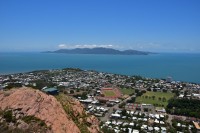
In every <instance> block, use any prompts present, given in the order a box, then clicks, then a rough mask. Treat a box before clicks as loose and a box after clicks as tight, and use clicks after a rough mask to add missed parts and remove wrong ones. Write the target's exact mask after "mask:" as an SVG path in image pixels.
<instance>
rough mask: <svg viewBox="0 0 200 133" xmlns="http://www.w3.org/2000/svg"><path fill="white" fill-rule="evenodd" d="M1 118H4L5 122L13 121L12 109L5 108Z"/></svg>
mask: <svg viewBox="0 0 200 133" xmlns="http://www.w3.org/2000/svg"><path fill="white" fill-rule="evenodd" d="M3 118H4V119H5V120H6V122H15V121H16V119H15V118H14V117H13V114H12V110H7V111H5V112H3Z"/></svg>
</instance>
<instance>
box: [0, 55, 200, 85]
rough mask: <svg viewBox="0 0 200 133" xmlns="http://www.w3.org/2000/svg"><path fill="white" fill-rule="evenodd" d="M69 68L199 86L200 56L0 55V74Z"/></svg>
mask: <svg viewBox="0 0 200 133" xmlns="http://www.w3.org/2000/svg"><path fill="white" fill-rule="evenodd" d="M69 67H70V68H80V69H83V70H96V71H100V72H109V73H115V74H123V75H141V76H143V77H149V78H166V77H168V76H171V77H172V78H173V79H174V80H176V81H187V82H194V83H200V54H174V53H173V54H166V53H163V54H152V55H87V54H84V55H83V54H82V55H81V54H57V53H0V74H1V75H3V74H12V73H19V72H29V71H33V70H46V69H62V68H69Z"/></svg>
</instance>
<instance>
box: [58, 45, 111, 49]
mask: <svg viewBox="0 0 200 133" xmlns="http://www.w3.org/2000/svg"><path fill="white" fill-rule="evenodd" d="M97 47H103V48H113V47H114V46H113V45H111V44H109V45H96V44H91V45H87V44H86V45H69V44H59V45H58V48H60V49H74V48H97Z"/></svg>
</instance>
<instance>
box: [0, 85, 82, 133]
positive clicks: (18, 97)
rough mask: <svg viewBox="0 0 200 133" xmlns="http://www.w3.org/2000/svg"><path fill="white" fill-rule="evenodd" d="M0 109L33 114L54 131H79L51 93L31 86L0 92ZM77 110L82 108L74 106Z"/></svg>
mask: <svg viewBox="0 0 200 133" xmlns="http://www.w3.org/2000/svg"><path fill="white" fill-rule="evenodd" d="M0 101H1V102H0V109H1V110H7V109H12V110H20V112H22V113H23V114H24V116H34V117H36V118H38V119H40V120H42V121H44V122H45V124H46V125H47V127H49V128H50V129H51V131H52V132H55V133H80V130H79V128H78V127H77V126H76V124H75V123H74V122H73V120H72V119H70V116H68V114H66V112H65V110H64V109H63V107H62V105H61V104H60V103H59V102H58V101H57V99H56V98H55V97H53V96H51V95H47V94H45V93H43V92H41V91H39V90H34V89H31V88H20V89H12V90H9V91H6V92H4V91H2V92H0ZM74 109H75V110H77V112H82V111H83V110H82V109H78V108H74Z"/></svg>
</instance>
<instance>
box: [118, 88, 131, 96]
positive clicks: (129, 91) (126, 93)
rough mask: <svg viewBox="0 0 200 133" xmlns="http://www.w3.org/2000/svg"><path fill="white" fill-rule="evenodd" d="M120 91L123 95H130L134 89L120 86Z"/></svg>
mask: <svg viewBox="0 0 200 133" xmlns="http://www.w3.org/2000/svg"><path fill="white" fill-rule="evenodd" d="M120 91H121V93H122V94H124V95H132V94H134V92H135V90H134V89H132V88H122V89H120Z"/></svg>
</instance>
